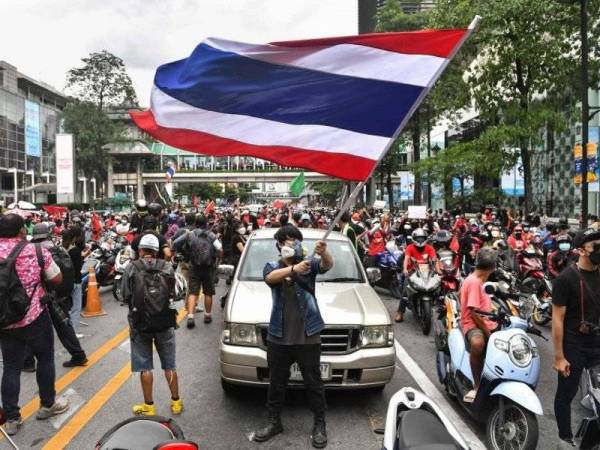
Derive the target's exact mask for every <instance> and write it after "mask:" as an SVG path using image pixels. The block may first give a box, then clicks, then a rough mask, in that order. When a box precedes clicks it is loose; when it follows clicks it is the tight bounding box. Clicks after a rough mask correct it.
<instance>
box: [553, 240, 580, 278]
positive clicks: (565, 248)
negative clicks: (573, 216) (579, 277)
mask: <svg viewBox="0 0 600 450" xmlns="http://www.w3.org/2000/svg"><path fill="white" fill-rule="evenodd" d="M575 261H577V253H576V252H575V250H574V249H573V239H572V238H571V236H569V235H568V234H563V235H561V236H558V237H557V238H556V250H554V251H553V252H552V253H550V254H548V259H547V263H548V274H549V275H550V278H551V279H555V278H557V277H558V276H559V275H560V273H561V272H562V271H563V269H564V268H565V267H567V266H568V265H569V264H571V263H573V262H575Z"/></svg>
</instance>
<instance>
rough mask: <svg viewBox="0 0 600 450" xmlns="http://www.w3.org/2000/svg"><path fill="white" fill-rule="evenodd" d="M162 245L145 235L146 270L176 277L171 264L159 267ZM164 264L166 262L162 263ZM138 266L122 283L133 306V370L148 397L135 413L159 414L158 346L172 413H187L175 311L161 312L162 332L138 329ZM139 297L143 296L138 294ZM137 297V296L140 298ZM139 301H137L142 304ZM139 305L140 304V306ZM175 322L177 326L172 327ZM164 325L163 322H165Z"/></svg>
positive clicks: (133, 266)
mask: <svg viewBox="0 0 600 450" xmlns="http://www.w3.org/2000/svg"><path fill="white" fill-rule="evenodd" d="M159 248H160V244H159V240H158V238H157V237H156V236H154V235H153V234H146V235H144V236H142V238H141V239H140V243H139V250H138V254H139V259H140V260H141V262H142V263H143V264H144V265H145V266H146V270H148V269H151V268H154V270H158V271H161V274H164V276H165V277H173V276H174V272H173V267H172V266H171V264H170V263H168V262H167V263H163V266H162V267H161V266H158V263H159V261H158V260H157V257H158V252H159ZM160 262H161V263H162V261H160ZM137 267H138V266H137V265H136V264H130V265H129V267H128V268H127V270H126V271H125V273H124V274H123V279H122V281H121V283H122V285H121V291H122V293H123V299H124V301H125V302H127V303H128V304H129V309H130V312H129V325H130V329H129V341H130V345H131V371H132V372H139V374H140V381H141V384H142V393H143V395H144V403H142V404H137V405H134V406H133V413H134V414H138V415H143V416H154V415H155V414H156V406H155V405H154V398H153V394H152V385H153V382H154V377H153V374H152V371H153V370H154V359H153V357H154V352H153V346H154V347H156V351H157V353H158V357H159V359H160V364H161V368H162V370H163V371H164V373H165V378H166V379H167V384H168V385H169V390H170V391H171V412H172V413H173V414H180V413H181V411H182V410H183V402H182V400H181V398H180V397H179V384H178V378H177V371H176V365H175V354H176V351H175V328H174V325H175V319H174V311H172V310H170V309H169V313H168V314H173V315H172V316H167V313H166V312H165V313H161V316H160V317H163V314H164V317H165V318H166V320H165V321H164V322H165V323H166V328H163V327H162V326H161V327H160V328H158V329H159V330H160V331H151V332H150V331H142V330H147V329H148V328H141V329H138V328H136V325H135V324H136V323H137V322H136V321H135V316H134V312H135V307H134V293H136V292H139V290H136V281H137V280H138V279H139V277H137V276H136V273H139V272H136V271H138V270H141V269H138V268H137ZM135 295H139V294H135ZM136 298H137V297H136ZM138 301H139V300H136V302H138ZM136 304H138V303H136ZM171 323H172V325H173V326H170V324H171ZM161 324H162V321H161Z"/></svg>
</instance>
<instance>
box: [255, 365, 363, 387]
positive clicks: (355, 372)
mask: <svg viewBox="0 0 600 450" xmlns="http://www.w3.org/2000/svg"><path fill="white" fill-rule="evenodd" d="M256 375H257V378H258V380H259V381H260V382H262V383H268V382H269V368H268V367H257V368H256ZM361 377H362V369H332V370H331V380H323V384H324V385H326V386H329V385H333V386H335V385H342V384H345V385H349V384H358V383H360V378H361ZM302 384H304V382H303V381H295V380H288V385H289V386H296V385H302Z"/></svg>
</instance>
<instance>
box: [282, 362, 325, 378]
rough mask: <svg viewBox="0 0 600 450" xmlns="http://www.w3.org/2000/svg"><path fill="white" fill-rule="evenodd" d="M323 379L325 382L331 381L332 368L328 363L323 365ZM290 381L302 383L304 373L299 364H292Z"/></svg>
mask: <svg viewBox="0 0 600 450" xmlns="http://www.w3.org/2000/svg"><path fill="white" fill-rule="evenodd" d="M321 379H322V380H323V381H327V380H330V379H331V366H330V365H329V364H328V363H321ZM290 381H302V372H300V366H299V365H298V363H294V364H292V367H291V368H290Z"/></svg>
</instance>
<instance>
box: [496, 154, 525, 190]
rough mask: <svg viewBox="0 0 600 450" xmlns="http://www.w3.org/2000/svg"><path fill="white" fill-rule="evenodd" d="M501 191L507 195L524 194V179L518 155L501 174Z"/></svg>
mask: <svg viewBox="0 0 600 450" xmlns="http://www.w3.org/2000/svg"><path fill="white" fill-rule="evenodd" d="M501 183H502V192H504V194H506V195H507V196H509V197H522V196H523V195H525V179H524V178H523V165H522V164H521V157H520V156H519V158H518V160H517V163H516V164H515V165H514V166H513V167H512V168H511V169H510V170H509V171H508V172H505V173H503V174H502V180H501Z"/></svg>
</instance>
